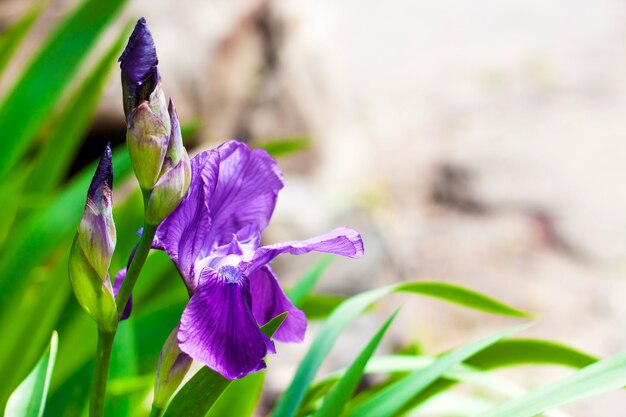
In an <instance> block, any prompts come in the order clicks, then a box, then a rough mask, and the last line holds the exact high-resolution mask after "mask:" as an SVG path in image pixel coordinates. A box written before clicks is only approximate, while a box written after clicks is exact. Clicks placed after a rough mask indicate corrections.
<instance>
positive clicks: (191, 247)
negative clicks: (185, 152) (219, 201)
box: [153, 151, 219, 291]
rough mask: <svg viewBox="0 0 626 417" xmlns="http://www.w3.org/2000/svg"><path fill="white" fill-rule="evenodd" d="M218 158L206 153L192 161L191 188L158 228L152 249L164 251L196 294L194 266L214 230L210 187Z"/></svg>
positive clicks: (213, 179) (215, 155)
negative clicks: (208, 205)
mask: <svg viewBox="0 0 626 417" xmlns="http://www.w3.org/2000/svg"><path fill="white" fill-rule="evenodd" d="M218 166H219V154H218V153H217V152H215V151H207V152H203V153H201V154H199V155H197V156H196V157H195V158H193V160H192V161H191V185H190V186H189V192H188V193H187V195H186V196H185V198H184V199H183V200H182V202H181V203H180V204H179V206H178V207H177V208H176V210H174V212H173V213H172V214H170V215H169V216H168V217H167V218H166V219H165V220H163V222H161V224H160V225H159V227H158V229H157V232H156V240H155V242H154V243H153V246H154V247H155V248H156V249H162V250H164V251H165V252H167V254H168V255H169V257H170V258H171V259H172V261H174V264H175V265H176V267H177V268H178V271H179V272H180V274H181V275H182V277H183V279H184V280H185V283H186V284H187V287H188V288H189V289H190V290H192V291H193V289H194V288H195V287H196V280H195V279H194V271H193V269H194V262H195V260H196V258H197V257H198V255H199V254H200V251H201V250H202V246H203V244H204V242H205V241H206V235H207V233H208V232H209V230H210V227H211V217H210V214H209V209H208V207H207V201H208V199H209V195H208V194H207V192H210V191H211V189H210V188H209V187H210V185H211V184H215V177H216V176H217V172H218Z"/></svg>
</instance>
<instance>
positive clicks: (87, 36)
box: [0, 0, 126, 178]
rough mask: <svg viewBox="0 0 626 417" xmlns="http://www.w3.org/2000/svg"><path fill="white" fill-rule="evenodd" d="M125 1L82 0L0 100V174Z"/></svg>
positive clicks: (23, 147) (18, 153) (42, 120)
mask: <svg viewBox="0 0 626 417" xmlns="http://www.w3.org/2000/svg"><path fill="white" fill-rule="evenodd" d="M125 2H126V0H108V1H101V0H87V1H85V2H83V4H82V5H81V6H79V7H78V8H77V9H76V11H75V12H73V13H72V14H71V15H70V16H69V17H68V18H67V19H66V20H65V21H64V22H63V23H62V24H61V25H60V27H59V28H58V29H57V30H56V31H55V32H54V34H53V35H52V36H51V37H50V38H49V40H48V42H47V43H46V44H44V45H43V46H42V47H41V49H40V50H39V52H38V54H37V55H36V56H35V58H34V59H33V60H32V61H31V62H30V64H29V65H28V67H27V68H26V70H25V71H24V73H23V74H22V76H21V78H20V79H19V80H18V81H17V82H16V83H15V84H14V85H13V89H12V90H11V91H10V92H9V93H8V94H7V96H6V97H5V99H4V102H3V103H2V104H1V105H0V114H2V117H0V132H2V134H3V140H2V141H0V178H4V177H5V176H6V174H7V173H8V172H10V171H11V169H12V168H13V167H14V166H15V164H16V162H17V161H18V160H19V159H20V158H21V157H22V156H23V155H24V153H25V152H26V151H27V150H28V149H29V147H30V146H31V145H32V143H33V140H34V138H35V135H36V134H37V132H38V131H39V130H40V129H41V127H42V125H43V124H44V123H45V121H46V120H47V117H48V115H49V114H50V112H51V110H52V108H53V107H54V105H55V103H56V102H57V100H58V98H59V97H60V96H61V94H62V92H63V91H64V89H65V87H66V86H67V85H68V84H69V83H70V81H72V77H73V75H74V73H75V72H76V70H77V68H78V67H79V65H80V64H81V63H82V62H83V60H84V58H85V57H86V56H87V54H88V52H89V51H90V50H91V46H92V45H93V44H94V42H95V41H96V39H97V38H98V36H99V35H100V33H101V32H102V30H103V29H104V28H105V27H106V26H107V24H108V23H109V22H110V20H111V18H112V17H113V16H115V14H116V13H117V12H118V11H119V10H120V8H121V6H122V5H123V4H124V3H125Z"/></svg>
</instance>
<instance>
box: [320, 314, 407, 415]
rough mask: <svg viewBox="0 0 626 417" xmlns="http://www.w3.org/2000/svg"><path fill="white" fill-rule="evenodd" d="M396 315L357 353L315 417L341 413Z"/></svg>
mask: <svg viewBox="0 0 626 417" xmlns="http://www.w3.org/2000/svg"><path fill="white" fill-rule="evenodd" d="M397 314H398V311H397V310H396V311H395V312H394V313H393V314H392V315H391V317H389V319H387V321H386V322H385V323H384V324H383V325H382V326H381V328H380V329H379V330H378V332H377V333H376V334H375V335H374V337H373V338H372V339H371V340H370V341H369V343H368V344H367V346H365V348H364V349H363V350H362V351H361V353H359V356H358V357H357V358H356V359H355V360H354V362H352V364H351V365H350V367H349V368H348V369H347V370H346V372H345V373H344V374H343V376H342V377H341V379H340V380H339V382H338V383H337V385H336V386H335V387H334V388H333V389H332V390H331V391H330V392H329V393H328V395H327V396H326V398H325V399H324V402H323V403H322V405H321V407H320V408H319V410H318V411H317V413H315V417H335V416H338V415H339V414H340V413H341V411H342V410H343V409H344V407H345V406H346V404H347V403H348V401H349V400H350V397H351V396H352V393H353V392H354V390H355V389H356V387H357V384H358V383H359V381H360V380H361V377H362V376H363V372H364V371H365V366H366V365H367V362H368V361H369V360H370V358H371V357H372V355H373V354H374V352H375V351H376V348H377V347H378V345H379V344H380V342H381V340H382V339H383V336H384V335H385V333H386V332H387V329H388V328H389V326H390V325H391V322H392V321H393V320H394V319H395V318H396V315H397Z"/></svg>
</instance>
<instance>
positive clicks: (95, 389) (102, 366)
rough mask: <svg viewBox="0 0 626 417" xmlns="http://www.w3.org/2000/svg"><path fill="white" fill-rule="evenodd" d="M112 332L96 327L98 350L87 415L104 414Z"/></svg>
mask: <svg viewBox="0 0 626 417" xmlns="http://www.w3.org/2000/svg"><path fill="white" fill-rule="evenodd" d="M114 338H115V333H114V332H107V331H105V330H102V329H98V350H97V352H96V371H95V373H94V377H93V385H92V387H91V398H90V400H89V417H103V416H104V398H105V395H106V387H107V378H108V376H109V363H110V362H111V351H112V349H113V339H114Z"/></svg>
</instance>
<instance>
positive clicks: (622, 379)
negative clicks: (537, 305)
mask: <svg viewBox="0 0 626 417" xmlns="http://www.w3.org/2000/svg"><path fill="white" fill-rule="evenodd" d="M624 385H626V352H622V353H620V354H617V355H614V356H611V357H609V358H606V359H603V360H601V361H598V362H596V363H594V364H592V365H589V366H587V367H585V368H583V369H581V370H580V371H578V372H576V373H575V374H573V375H570V376H568V377H566V378H563V379H561V380H559V381H557V382H555V383H552V384H549V385H547V386H544V387H541V388H538V389H535V390H533V391H530V392H529V393H528V394H526V395H524V396H522V397H519V398H516V399H513V400H510V401H507V402H505V403H503V404H501V405H498V406H496V407H494V408H492V409H490V410H489V411H487V412H485V413H481V414H479V415H478V416H477V417H532V416H535V415H537V414H539V413H542V412H544V411H548V410H551V409H553V408H556V407H559V406H561V405H564V404H568V403H571V402H574V401H577V400H581V399H583V398H587V397H591V396H593V395H597V394H600V393H602V392H606V391H609V390H614V389H619V388H621V387H623V386H624Z"/></svg>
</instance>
